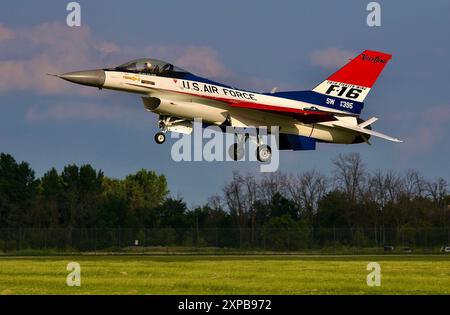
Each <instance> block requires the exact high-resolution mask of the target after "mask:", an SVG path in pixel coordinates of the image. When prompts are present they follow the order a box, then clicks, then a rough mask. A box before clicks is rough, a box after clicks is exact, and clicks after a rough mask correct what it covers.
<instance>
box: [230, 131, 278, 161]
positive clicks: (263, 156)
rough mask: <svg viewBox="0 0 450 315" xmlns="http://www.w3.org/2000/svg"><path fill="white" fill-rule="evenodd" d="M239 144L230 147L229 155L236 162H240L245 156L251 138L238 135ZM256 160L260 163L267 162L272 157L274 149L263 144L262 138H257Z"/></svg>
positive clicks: (246, 135)
mask: <svg viewBox="0 0 450 315" xmlns="http://www.w3.org/2000/svg"><path fill="white" fill-rule="evenodd" d="M236 136H237V142H236V143H234V144H233V145H231V146H230V148H229V149H228V155H229V156H230V157H231V158H232V159H233V160H235V161H240V160H242V159H243V158H244V155H245V142H246V141H247V139H248V138H249V135H248V134H245V135H241V134H237V135H236ZM256 144H257V148H256V158H257V159H258V161H260V162H263V163H264V162H267V161H269V160H270V158H271V157H272V149H271V148H270V146H268V145H267V144H263V143H262V140H261V139H260V137H259V136H258V137H257V142H256Z"/></svg>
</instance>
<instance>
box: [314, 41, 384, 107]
mask: <svg viewBox="0 0 450 315" xmlns="http://www.w3.org/2000/svg"><path fill="white" fill-rule="evenodd" d="M391 57H392V55H390V54H387V53H383V52H379V51H374V50H365V51H363V52H362V53H361V54H359V55H358V56H357V57H356V58H354V59H352V60H350V62H348V63H347V64H346V65H345V66H343V67H342V68H341V69H339V70H338V71H336V72H335V73H333V74H332V75H331V76H330V77H329V78H328V79H326V80H325V81H323V82H322V83H320V84H319V85H318V86H316V87H315V88H314V89H313V91H314V92H317V93H320V94H325V95H327V96H330V97H339V98H343V99H347V100H352V101H355V102H363V101H364V99H365V98H366V96H367V94H369V92H370V89H371V88H372V86H373V84H374V83H375V81H376V80H377V78H378V76H379V75H380V73H381V71H383V68H384V66H386V64H387V63H388V61H389V60H390V59H391Z"/></svg>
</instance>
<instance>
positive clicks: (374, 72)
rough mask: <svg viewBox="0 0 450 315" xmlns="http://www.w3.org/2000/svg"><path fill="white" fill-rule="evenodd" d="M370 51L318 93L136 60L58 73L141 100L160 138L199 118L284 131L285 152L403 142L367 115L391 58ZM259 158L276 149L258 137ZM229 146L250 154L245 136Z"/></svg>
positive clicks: (235, 155)
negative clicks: (251, 85) (256, 86)
mask: <svg viewBox="0 0 450 315" xmlns="http://www.w3.org/2000/svg"><path fill="white" fill-rule="evenodd" d="M391 57H392V56H391V55H390V54H387V53H383V52H378V51H372V50H366V51H364V52H362V53H361V54H359V55H358V56H357V57H356V58H354V59H352V60H350V61H349V62H348V63H347V64H346V65H344V66H343V67H342V68H341V69H339V70H338V71H336V72H335V73H333V74H332V75H331V76H330V77H328V78H327V79H326V80H325V81H323V82H321V83H320V84H319V85H317V86H316V87H315V88H313V89H312V90H307V91H289V92H276V91H275V90H272V91H271V92H269V93H256V92H250V91H246V90H243V89H238V88H234V87H231V86H228V85H225V84H222V83H218V82H215V81H212V80H209V79H206V78H203V77H200V76H197V75H195V74H193V73H191V72H189V71H187V70H184V69H181V68H179V67H177V66H175V65H173V64H171V63H168V62H164V61H161V60H157V59H147V58H146V59H137V60H132V61H130V62H127V63H124V64H122V65H120V66H117V67H113V68H107V69H97V70H87V71H76V72H69V73H64V74H61V75H57V76H58V77H59V78H62V79H64V80H67V81H70V82H73V83H77V84H82V85H87V86H93V87H97V88H99V89H103V88H105V89H111V90H117V91H121V92H127V93H135V94H137V95H139V96H140V97H141V98H142V100H143V103H144V106H145V108H146V109H147V110H148V111H151V112H153V113H156V114H157V115H159V123H158V127H159V129H160V131H159V132H158V133H156V135H155V141H156V142H157V143H159V144H161V143H164V141H165V139H166V132H167V131H171V132H179V133H191V132H192V129H193V121H194V119H195V118H201V119H202V122H203V124H204V125H216V126H220V127H223V129H222V130H224V131H225V130H226V129H227V128H226V127H227V126H231V127H243V128H246V127H248V126H253V127H255V126H256V127H258V126H259V128H261V127H264V128H267V130H270V128H271V127H272V126H278V127H279V132H280V134H279V139H278V143H277V146H278V149H280V150H289V149H291V150H315V148H316V143H317V142H321V143H341V144H352V143H363V142H366V143H369V138H370V137H371V136H374V137H380V138H383V139H386V140H389V141H394V142H401V141H400V140H398V139H397V138H393V137H390V136H387V135H384V134H382V133H380V132H376V131H373V130H372V128H371V125H372V124H373V123H374V122H375V121H376V120H377V118H376V117H372V118H370V119H367V120H364V119H362V118H360V114H361V111H362V109H363V107H364V99H365V98H366V97H367V95H368V94H369V92H370V90H371V88H372V86H373V85H374V83H375V81H376V80H377V78H378V76H379V75H380V73H381V71H382V70H383V68H384V67H385V66H386V64H387V63H388V62H389V60H390V59H391ZM257 138H258V139H257V149H256V156H257V158H258V160H260V161H263V162H264V161H267V160H269V159H270V156H271V152H272V151H271V148H270V146H268V145H267V144H263V143H262V141H260V140H259V137H257ZM241 139H244V140H240V141H237V142H236V143H235V144H234V145H233V146H231V147H230V150H229V152H230V155H232V157H233V158H234V159H236V160H238V159H240V158H241V157H242V154H243V149H242V148H243V143H245V140H246V138H245V137H241Z"/></svg>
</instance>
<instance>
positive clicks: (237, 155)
mask: <svg viewBox="0 0 450 315" xmlns="http://www.w3.org/2000/svg"><path fill="white" fill-rule="evenodd" d="M228 154H229V156H230V157H231V158H232V159H233V160H235V161H239V160H242V158H243V157H244V155H245V148H244V146H243V145H239V144H237V143H235V144H233V145H232V146H230V148H229V149H228Z"/></svg>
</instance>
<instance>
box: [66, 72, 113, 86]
mask: <svg viewBox="0 0 450 315" xmlns="http://www.w3.org/2000/svg"><path fill="white" fill-rule="evenodd" d="M59 77H60V78H61V79H64V80H66V81H70V82H73V83H78V84H83V85H88V86H95V87H98V88H100V87H102V86H103V84H105V71H103V70H86V71H75V72H68V73H64V74H61V75H59Z"/></svg>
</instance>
